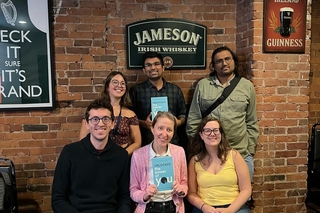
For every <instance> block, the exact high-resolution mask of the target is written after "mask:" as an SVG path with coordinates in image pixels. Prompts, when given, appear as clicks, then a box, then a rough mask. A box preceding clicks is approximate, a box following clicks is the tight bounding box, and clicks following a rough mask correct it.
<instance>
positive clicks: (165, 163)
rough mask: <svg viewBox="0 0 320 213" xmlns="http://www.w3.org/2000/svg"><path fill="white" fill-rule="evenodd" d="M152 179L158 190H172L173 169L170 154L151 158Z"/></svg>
mask: <svg viewBox="0 0 320 213" xmlns="http://www.w3.org/2000/svg"><path fill="white" fill-rule="evenodd" d="M152 168H153V181H154V184H155V185H156V186H157V187H158V191H159V192H160V191H166V190H172V184H173V181H174V171H173V162H172V156H166V157H156V158H152Z"/></svg>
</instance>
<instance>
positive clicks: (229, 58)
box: [214, 57, 233, 65]
mask: <svg viewBox="0 0 320 213" xmlns="http://www.w3.org/2000/svg"><path fill="white" fill-rule="evenodd" d="M232 60H233V58H231V57H226V58H221V59H218V60H216V61H215V62H214V63H215V64H217V65H220V64H223V62H224V61H225V62H226V63H227V64H230V62H231V61H232Z"/></svg>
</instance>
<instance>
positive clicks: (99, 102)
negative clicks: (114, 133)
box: [85, 98, 114, 122]
mask: <svg viewBox="0 0 320 213" xmlns="http://www.w3.org/2000/svg"><path fill="white" fill-rule="evenodd" d="M92 109H107V110H109V111H110V114H111V120H112V121H113V120H114V113H113V107H112V105H111V104H110V102H109V101H107V100H105V99H104V98H98V99H96V100H94V101H92V102H91V103H90V104H89V106H88V107H87V110H86V115H85V118H86V121H87V122H88V121H89V116H90V110H92Z"/></svg>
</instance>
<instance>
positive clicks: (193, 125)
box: [186, 76, 259, 157]
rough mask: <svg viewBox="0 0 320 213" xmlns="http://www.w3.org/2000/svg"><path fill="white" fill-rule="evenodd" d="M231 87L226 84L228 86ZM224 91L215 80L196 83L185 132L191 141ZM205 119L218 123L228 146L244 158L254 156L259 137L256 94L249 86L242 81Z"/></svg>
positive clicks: (245, 81)
mask: <svg viewBox="0 0 320 213" xmlns="http://www.w3.org/2000/svg"><path fill="white" fill-rule="evenodd" d="M229 85H230V84H229V83H228V85H227V86H229ZM223 89H224V87H223V86H222V85H221V83H220V82H219V80H218V79H217V77H216V76H212V77H207V78H204V79H202V80H200V81H199V83H198V84H197V87H196V90H195V92H194V95H193V99H192V103H191V106H190V111H189V115H188V117H187V124H186V131H187V135H188V138H189V140H190V141H192V138H193V136H194V134H195V132H196V129H197V126H198V124H199V123H200V121H201V119H202V118H201V112H205V111H206V109H208V108H209V107H210V106H211V105H212V104H213V103H214V102H215V101H216V99H218V98H219V97H220V95H221V94H222V91H223ZM208 116H211V117H215V118H217V119H218V120H220V121H221V123H222V126H223V128H224V130H225V132H226V138H227V140H228V141H229V143H230V145H231V146H232V147H233V148H234V149H236V150H238V151H239V152H240V153H241V155H242V156H243V157H246V156H247V155H249V153H251V154H254V153H255V147H256V144H257V142H258V137H259V126H258V117H257V112H256V94H255V90H254V86H253V84H252V82H250V81H249V80H247V79H245V78H241V80H240V81H239V83H238V85H237V86H236V88H234V90H233V91H232V93H231V94H230V95H229V96H228V98H227V99H226V100H225V101H224V102H223V103H222V104H220V105H219V106H218V107H217V108H216V109H214V110H213V111H212V112H211V113H210V114H209V115H208Z"/></svg>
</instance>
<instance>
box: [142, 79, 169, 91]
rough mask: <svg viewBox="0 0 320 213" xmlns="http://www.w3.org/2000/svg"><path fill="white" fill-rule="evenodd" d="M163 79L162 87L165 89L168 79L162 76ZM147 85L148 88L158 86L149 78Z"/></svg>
mask: <svg viewBox="0 0 320 213" xmlns="http://www.w3.org/2000/svg"><path fill="white" fill-rule="evenodd" d="M162 81H163V85H162V88H161V89H163V88H164V89H165V88H166V87H167V81H166V80H165V79H164V78H163V77H162ZM146 85H147V87H148V88H152V87H154V88H156V87H155V86H154V85H153V84H152V83H151V82H150V81H149V80H147V81H146Z"/></svg>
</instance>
